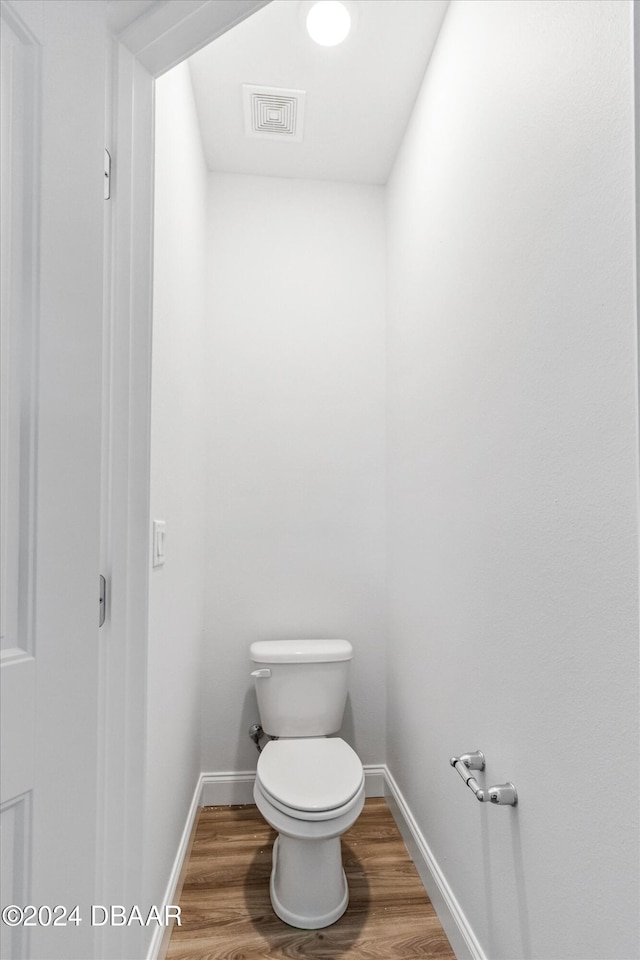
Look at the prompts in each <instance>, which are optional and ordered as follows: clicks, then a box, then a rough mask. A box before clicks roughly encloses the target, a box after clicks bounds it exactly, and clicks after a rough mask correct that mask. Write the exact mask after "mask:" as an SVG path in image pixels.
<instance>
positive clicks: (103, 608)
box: [98, 574, 107, 627]
mask: <svg viewBox="0 0 640 960" xmlns="http://www.w3.org/2000/svg"><path fill="white" fill-rule="evenodd" d="M106 618H107V581H106V580H105V578H104V577H103V576H102V574H101V575H100V580H99V582H98V626H99V627H102V626H104V621H105V620H106Z"/></svg>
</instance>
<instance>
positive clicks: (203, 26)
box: [97, 0, 270, 957]
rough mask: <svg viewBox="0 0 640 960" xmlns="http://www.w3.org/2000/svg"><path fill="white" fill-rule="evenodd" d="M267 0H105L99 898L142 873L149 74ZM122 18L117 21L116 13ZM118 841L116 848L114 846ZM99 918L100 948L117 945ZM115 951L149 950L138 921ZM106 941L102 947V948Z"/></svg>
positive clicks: (134, 889) (136, 891)
mask: <svg viewBox="0 0 640 960" xmlns="http://www.w3.org/2000/svg"><path fill="white" fill-rule="evenodd" d="M269 2H270V0H164V2H163V0H153V2H152V3H151V4H149V5H147V8H146V10H144V12H143V13H142V14H141V15H140V16H137V17H136V13H139V10H140V4H139V3H136V2H135V0H134V2H133V3H131V5H130V11H131V13H130V19H128V20H127V13H126V12H125V4H124V3H119V4H117V5H116V6H117V9H116V10H114V11H113V12H114V14H115V16H117V18H118V22H117V23H116V22H113V23H111V24H110V30H111V37H112V41H111V50H110V52H109V71H108V86H109V89H107V105H108V108H107V136H106V145H107V148H108V149H109V151H110V153H111V156H112V161H113V165H112V176H111V198H112V202H111V203H110V206H109V211H108V216H107V223H106V227H105V285H106V290H105V340H104V343H105V371H104V373H105V384H106V386H105V397H104V403H105V416H104V427H105V442H104V449H103V458H104V463H103V488H104V490H103V519H102V528H103V537H104V538H105V540H106V541H107V542H106V543H105V544H104V547H103V555H104V557H105V558H106V559H105V562H106V564H107V567H106V569H105V571H104V573H105V575H106V577H107V581H108V584H109V591H108V598H107V604H108V621H107V623H108V626H107V629H108V632H109V642H108V644H105V652H104V661H103V663H102V665H101V666H102V669H101V671H100V676H101V690H100V692H99V709H100V715H101V722H100V744H99V758H98V760H99V763H98V769H99V771H100V773H99V776H100V788H101V789H100V790H99V795H100V796H101V803H102V811H101V812H102V816H101V817H100V820H101V821H102V822H101V825H100V836H99V850H98V857H97V862H98V872H99V876H98V878H97V889H98V893H99V897H103V899H100V902H102V903H109V902H113V894H114V891H118V897H119V898H122V899H119V902H120V903H132V904H133V903H138V902H139V900H140V894H141V889H142V877H143V857H144V847H143V836H144V831H143V816H144V789H145V758H146V701H147V667H148V665H147V635H148V591H149V556H150V553H149V550H150V546H149V544H150V535H149V515H150V514H149V510H150V451H151V341H152V312H153V204H154V183H153V181H154V176H153V174H154V83H155V79H156V78H157V77H159V76H160V75H161V74H163V73H166V71H167V70H170V69H171V68H172V67H174V66H176V65H177V64H178V63H181V62H182V61H183V60H185V59H186V58H187V57H189V56H191V55H192V54H193V53H195V52H196V51H197V50H199V49H201V48H202V47H204V46H206V45H207V44H209V43H210V42H211V41H212V40H215V39H216V38H217V37H219V36H221V35H222V34H223V33H226V32H227V31H228V30H230V29H231V28H232V27H233V26H235V25H236V24H237V23H239V22H241V21H242V20H244V19H246V18H247V17H248V16H250V15H251V14H252V13H254V12H255V11H256V10H258V9H260V8H261V7H263V6H266V4H267V3H269ZM123 21H126V22H124V23H123ZM114 851H116V852H117V853H116V854H114V853H113V852H114ZM123 935H126V936H127V938H131V937H132V936H136V934H134V933H133V929H132V928H130V929H128V930H127V931H126V932H125V931H123V930H121V929H118V928H115V930H114V929H113V928H110V929H107V928H104V930H103V936H104V937H105V938H111V937H112V938H114V941H113V942H111V943H110V944H106V943H104V944H103V946H102V953H101V955H104V956H106V955H112V952H113V951H114V950H115V951H116V952H115V954H114V955H117V954H119V953H122V950H118V947H117V944H116V942H115V938H117V937H121V936H123ZM137 935H138V936H139V937H140V940H139V942H138V944H137V945H135V944H133V943H132V942H131V940H130V939H128V942H127V949H126V950H125V951H124V954H126V953H127V951H128V953H129V955H130V954H131V950H132V949H136V946H137V947H138V950H137V951H136V952H137V953H140V955H143V954H144V953H145V952H146V950H147V949H149V957H153V956H155V952H156V941H155V940H153V941H152V943H151V945H150V946H149V945H148V944H147V943H145V942H144V938H145V937H146V936H147V935H148V934H145V931H144V929H142V930H140V932H139V934H137ZM105 948H106V950H105Z"/></svg>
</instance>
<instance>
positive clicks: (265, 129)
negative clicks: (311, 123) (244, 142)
mask: <svg viewBox="0 0 640 960" xmlns="http://www.w3.org/2000/svg"><path fill="white" fill-rule="evenodd" d="M242 98H243V102H244V131H245V135H246V136H247V137H254V138H255V139H258V140H292V141H298V142H299V141H300V140H302V132H303V124H304V98H305V91H304V90H282V89H280V88H279V87H255V86H251V85H249V84H246V83H245V84H243V86H242Z"/></svg>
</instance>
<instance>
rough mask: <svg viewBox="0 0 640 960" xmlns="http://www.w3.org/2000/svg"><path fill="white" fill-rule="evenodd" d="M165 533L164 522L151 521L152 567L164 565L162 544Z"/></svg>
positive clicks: (165, 523)
mask: <svg viewBox="0 0 640 960" xmlns="http://www.w3.org/2000/svg"><path fill="white" fill-rule="evenodd" d="M166 531H167V522H166V520H154V521H153V565H154V567H161V566H162V564H163V563H164V542H165V536H166Z"/></svg>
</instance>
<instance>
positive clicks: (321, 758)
mask: <svg viewBox="0 0 640 960" xmlns="http://www.w3.org/2000/svg"><path fill="white" fill-rule="evenodd" d="M250 652H251V660H252V661H253V663H254V665H255V669H254V670H253V672H252V674H251V676H252V677H253V679H254V682H255V688H256V696H257V698H258V708H259V711H260V722H261V724H262V728H263V730H264V732H265V733H266V734H269V736H271V737H275V738H277V739H274V740H270V741H269V743H267V744H266V746H265V747H264V749H263V750H262V752H261V754H260V757H259V758H258V768H257V770H256V781H255V786H254V791H253V796H254V799H255V802H256V805H257V807H258V810H259V811H260V813H261V814H262V816H263V817H264V818H265V820H266V821H267V823H268V824H270V826H271V827H273V829H274V830H276V831H277V834H278V836H277V838H276V841H275V843H274V846H273V863H272V868H271V881H270V894H271V903H272V906H273V909H274V911H275V913H276V914H277V915H278V916H279V917H280V919H281V920H284V922H285V923H288V924H290V925H291V926H293V927H301V928H302V929H304V930H316V929H319V928H321V927H327V926H329V925H330V924H332V923H335V922H336V920H338V919H339V918H340V917H341V916H342V914H343V913H344V911H345V910H346V909H347V904H348V903H349V890H348V887H347V880H346V877H345V874H344V870H343V869H342V857H341V851H340V837H341V836H342V834H343V833H344V832H345V831H346V830H348V829H349V828H350V827H351V826H353V824H354V823H355V821H356V820H357V818H358V816H359V815H360V813H361V811H362V807H363V806H364V771H363V769H362V763H361V762H360V759H359V757H358V755H357V754H356V753H355V751H354V750H352V749H351V747H350V746H349V745H348V744H347V743H345V741H344V740H342V739H340V738H339V737H332V736H330V734H335V733H337V732H338V730H339V729H340V727H341V725H342V716H343V713H344V707H345V703H346V699H347V678H348V673H349V664H350V662H351V659H352V657H353V648H352V646H351V644H350V643H349V642H348V641H347V640H260V641H256V642H255V643H252V644H251V648H250Z"/></svg>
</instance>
